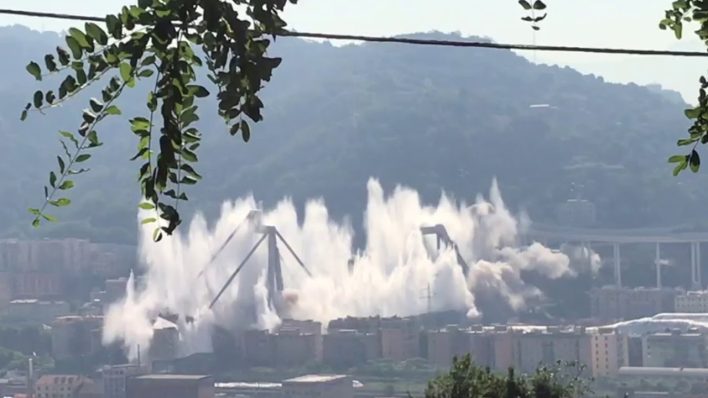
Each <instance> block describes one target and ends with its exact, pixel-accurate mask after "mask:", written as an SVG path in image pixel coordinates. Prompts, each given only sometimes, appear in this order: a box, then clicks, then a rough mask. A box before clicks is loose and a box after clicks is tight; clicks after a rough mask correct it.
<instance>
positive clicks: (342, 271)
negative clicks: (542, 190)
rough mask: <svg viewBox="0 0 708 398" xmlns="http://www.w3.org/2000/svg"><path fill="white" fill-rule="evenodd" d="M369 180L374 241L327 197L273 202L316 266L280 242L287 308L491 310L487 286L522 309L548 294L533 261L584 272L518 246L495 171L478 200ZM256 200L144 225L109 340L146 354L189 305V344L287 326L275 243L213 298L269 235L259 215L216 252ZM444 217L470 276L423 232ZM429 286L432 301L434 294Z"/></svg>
mask: <svg viewBox="0 0 708 398" xmlns="http://www.w3.org/2000/svg"><path fill="white" fill-rule="evenodd" d="M367 188H368V204H367V208H366V214H365V223H364V224H365V225H364V230H365V232H366V244H365V247H364V248H363V249H362V250H361V251H358V252H355V251H354V249H353V248H352V242H353V229H352V227H351V226H350V225H349V224H347V223H340V222H337V221H334V220H332V219H331V218H330V216H329V214H328V210H327V207H326V206H325V204H324V203H323V202H322V201H320V200H314V201H310V202H309V203H307V204H306V206H305V214H304V217H301V219H302V220H303V221H302V223H298V215H297V212H296V209H295V207H294V205H293V204H292V202H291V201H290V200H287V199H285V200H283V201H281V202H280V203H279V204H278V205H277V206H276V207H275V208H274V209H270V210H265V211H264V213H263V215H262V222H263V224H265V225H274V226H276V227H277V229H278V231H280V233H281V234H282V235H283V237H284V238H285V239H286V240H287V241H288V243H290V245H291V246H292V247H293V249H294V250H295V252H296V253H297V254H298V255H299V256H300V258H302V260H303V261H304V263H305V265H306V266H307V267H308V269H309V270H310V271H311V273H312V277H308V276H307V274H306V273H305V271H304V270H302V269H301V268H300V267H299V265H298V264H297V263H296V261H295V260H294V259H293V257H292V256H291V255H290V253H288V252H287V250H286V249H285V247H282V245H281V246H280V253H281V255H282V270H283V279H284V286H285V289H284V291H283V301H284V302H285V303H286V304H287V309H288V312H289V313H288V314H287V315H288V316H290V317H292V318H295V319H314V320H317V321H320V322H323V324H325V325H326V323H327V322H328V321H329V320H332V319H335V318H338V317H343V316H347V315H350V316H369V315H382V316H393V315H399V316H407V315H415V314H420V313H424V312H426V311H427V308H428V305H431V307H432V310H433V311H441V310H460V311H465V312H466V313H467V314H468V316H469V317H478V316H479V315H480V314H481V312H482V311H483V310H484V308H478V307H477V306H476V305H475V297H481V296H480V295H484V294H495V295H498V296H500V297H502V298H503V300H505V301H506V304H507V305H508V306H509V307H511V308H513V309H515V310H519V309H522V308H524V306H525V303H526V301H527V299H529V298H531V297H538V296H540V295H541V292H540V291H539V290H538V289H537V288H535V287H533V286H529V285H527V284H525V283H524V281H523V280H522V277H521V272H522V271H535V272H538V273H540V274H542V275H544V276H546V277H548V278H553V279H555V278H560V277H563V276H574V275H575V271H574V270H573V269H571V268H570V265H569V258H568V256H567V255H565V254H563V253H560V252H557V251H552V250H550V249H548V248H546V247H544V246H542V245H541V244H539V243H533V244H531V245H530V246H528V247H520V246H519V244H518V235H519V230H520V228H521V224H520V223H519V221H518V220H517V219H516V218H515V217H514V216H513V215H512V213H511V212H509V211H508V210H507V209H506V207H505V206H504V202H503V200H502V198H501V194H500V192H499V189H498V187H497V185H496V183H494V184H493V185H492V188H491V191H490V194H489V198H488V199H485V198H483V197H481V196H480V197H478V198H477V200H476V202H475V203H474V204H473V205H467V204H465V203H460V202H456V201H454V200H452V199H451V198H449V197H448V196H446V195H442V197H441V199H440V201H439V203H438V204H437V206H428V205H424V204H423V203H421V200H420V198H419V195H418V193H417V192H416V191H414V190H412V189H409V188H405V187H397V188H396V189H395V190H394V191H393V192H392V193H390V194H388V195H387V194H386V193H385V192H384V190H383V188H382V187H381V185H380V184H379V182H378V181H377V180H374V179H372V180H370V181H369V183H368V186H367ZM256 207H257V204H256V201H255V199H254V198H252V197H248V198H245V199H239V200H236V201H234V202H227V203H224V205H223V206H222V211H221V217H220V218H219V220H218V221H217V222H216V223H215V225H213V226H209V225H207V222H206V220H205V219H204V218H203V217H202V216H196V217H195V218H194V219H193V220H192V222H191V224H190V225H189V226H188V227H187V226H184V227H183V228H182V229H181V230H180V231H181V232H178V233H176V234H175V235H174V236H171V237H166V238H165V239H163V241H162V242H160V243H157V244H154V243H153V242H152V240H151V234H152V231H151V230H150V229H149V228H144V229H143V230H142V231H141V245H140V253H139V257H140V261H141V264H142V266H143V267H144V271H145V272H144V275H143V278H141V281H140V282H138V281H135V280H134V278H132V277H131V286H130V288H129V291H128V294H127V296H126V298H125V300H123V301H122V302H119V303H117V304H115V305H113V306H112V307H111V308H110V310H109V311H108V313H107V315H106V321H105V328H104V342H105V343H114V342H121V343H123V344H124V345H125V347H126V349H127V350H128V352H129V355H131V356H132V357H135V355H137V347H138V346H140V347H141V349H142V350H143V351H145V350H147V347H149V345H150V340H151V338H152V333H153V327H152V324H153V323H154V321H155V319H156V317H157V315H158V314H160V313H173V314H177V315H179V316H180V318H179V320H177V324H178V326H179V329H180V339H181V342H182V346H181V347H180V349H181V351H182V352H181V354H184V355H187V354H190V353H193V352H203V351H209V350H210V348H211V342H210V331H211V329H212V327H213V326H214V325H219V326H221V327H224V328H226V329H228V330H233V331H236V330H243V329H247V328H261V329H272V328H274V327H276V326H277V325H278V324H279V322H280V318H279V316H278V314H277V313H276V312H275V310H274V309H273V308H271V307H270V306H269V305H268V290H267V288H266V283H265V279H266V264H267V253H268V251H267V248H266V245H265V243H264V244H263V245H261V246H260V247H259V249H258V250H256V252H255V253H254V254H253V257H252V258H251V259H250V261H249V262H248V263H246V265H245V266H244V268H243V269H242V271H241V272H240V274H239V275H238V276H237V277H236V278H235V279H234V280H233V283H232V284H231V285H230V287H229V288H228V289H227V290H226V291H225V293H224V295H223V296H222V297H221V299H220V300H219V301H218V302H217V303H216V305H215V306H214V308H213V310H210V309H209V308H208V307H209V303H210V302H211V300H212V299H213V298H214V296H215V295H216V293H217V292H218V291H219V289H220V288H221V287H222V285H223V284H224V282H225V281H226V279H227V278H228V277H229V275H230V274H231V273H232V272H233V271H234V270H235V268H236V267H237V265H238V264H239V263H240V262H241V261H242V260H243V258H244V257H245V256H246V254H247V253H248V252H249V251H250V250H251V248H252V247H253V245H254V244H255V243H256V242H257V240H258V239H259V238H260V235H259V234H258V233H257V232H256V230H255V228H254V226H253V225H252V223H250V224H249V223H246V224H245V226H244V227H241V228H239V230H238V232H237V233H236V234H235V236H234V238H233V240H232V241H231V243H230V244H229V245H227V246H226V248H225V249H224V250H223V252H221V254H220V255H219V256H218V257H217V258H216V259H215V260H214V261H213V262H212V263H211V264H210V258H211V256H212V255H213V253H215V252H216V251H217V250H218V248H219V247H220V246H221V245H222V243H223V242H224V241H225V240H226V238H227V237H228V236H229V235H230V234H231V233H232V232H233V230H234V228H236V226H237V225H239V224H241V223H242V222H243V220H244V219H245V218H246V216H247V215H248V214H249V212H250V211H251V210H253V209H255V208H256ZM438 224H442V225H444V226H445V227H446V229H447V231H448V233H449V235H450V237H451V238H452V239H453V240H454V241H455V242H456V244H457V245H458V248H459V251H460V253H461V255H462V257H463V258H464V259H465V260H466V262H467V263H468V264H469V266H470V272H469V275H468V276H467V277H465V275H464V274H463V272H462V268H461V267H460V265H459V264H458V263H457V258H456V255H455V252H454V250H452V249H451V248H445V247H444V246H443V248H442V250H440V251H439V252H438V250H437V248H436V242H435V239H434V238H433V237H425V238H424V237H423V236H422V235H421V232H420V228H421V227H422V226H434V225H438ZM350 259H352V260H353V267H352V269H351V272H350V271H349V267H348V262H349V260H350ZM205 267H206V268H205ZM203 269H205V271H204V274H203V276H202V277H200V276H199V274H200V272H201V271H202V270H203ZM428 287H429V288H430V292H431V293H432V294H431V296H432V297H431V299H430V300H431V301H430V302H428V300H427V299H426V298H425V296H426V295H427V289H428ZM192 319H193V320H192ZM145 352H146V351H145Z"/></svg>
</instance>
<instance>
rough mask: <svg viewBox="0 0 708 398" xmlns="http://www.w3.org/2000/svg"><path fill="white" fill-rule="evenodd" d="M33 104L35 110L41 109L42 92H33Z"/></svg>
mask: <svg viewBox="0 0 708 398" xmlns="http://www.w3.org/2000/svg"><path fill="white" fill-rule="evenodd" d="M32 99H33V102H34V107H35V108H41V107H42V103H43V101H44V93H42V90H37V91H35V92H34V96H33V98H32Z"/></svg>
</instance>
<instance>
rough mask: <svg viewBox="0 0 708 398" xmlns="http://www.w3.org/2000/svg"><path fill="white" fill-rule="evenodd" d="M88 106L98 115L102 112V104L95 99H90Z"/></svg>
mask: <svg viewBox="0 0 708 398" xmlns="http://www.w3.org/2000/svg"><path fill="white" fill-rule="evenodd" d="M89 106H91V110H92V111H94V112H96V113H98V112H101V110H103V102H101V101H99V100H97V99H96V98H91V100H90V101H89Z"/></svg>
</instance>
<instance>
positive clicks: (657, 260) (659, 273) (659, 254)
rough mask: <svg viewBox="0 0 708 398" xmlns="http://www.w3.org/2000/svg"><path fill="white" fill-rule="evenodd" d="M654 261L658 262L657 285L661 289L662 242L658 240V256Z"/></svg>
mask: <svg viewBox="0 0 708 398" xmlns="http://www.w3.org/2000/svg"><path fill="white" fill-rule="evenodd" d="M654 263H655V264H656V287H657V289H661V288H662V283H661V244H660V243H659V242H656V258H655V260H654Z"/></svg>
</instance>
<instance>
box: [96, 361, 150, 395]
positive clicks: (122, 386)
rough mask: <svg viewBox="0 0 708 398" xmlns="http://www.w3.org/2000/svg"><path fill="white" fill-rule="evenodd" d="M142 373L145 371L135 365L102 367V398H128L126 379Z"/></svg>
mask: <svg viewBox="0 0 708 398" xmlns="http://www.w3.org/2000/svg"><path fill="white" fill-rule="evenodd" d="M144 373H145V369H144V368H143V367H141V366H138V365H135V364H126V365H109V366H104V367H103V369H102V370H101V374H102V375H103V397H104V398H128V395H127V393H128V379H129V378H130V377H133V376H138V375H141V374H144Z"/></svg>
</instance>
